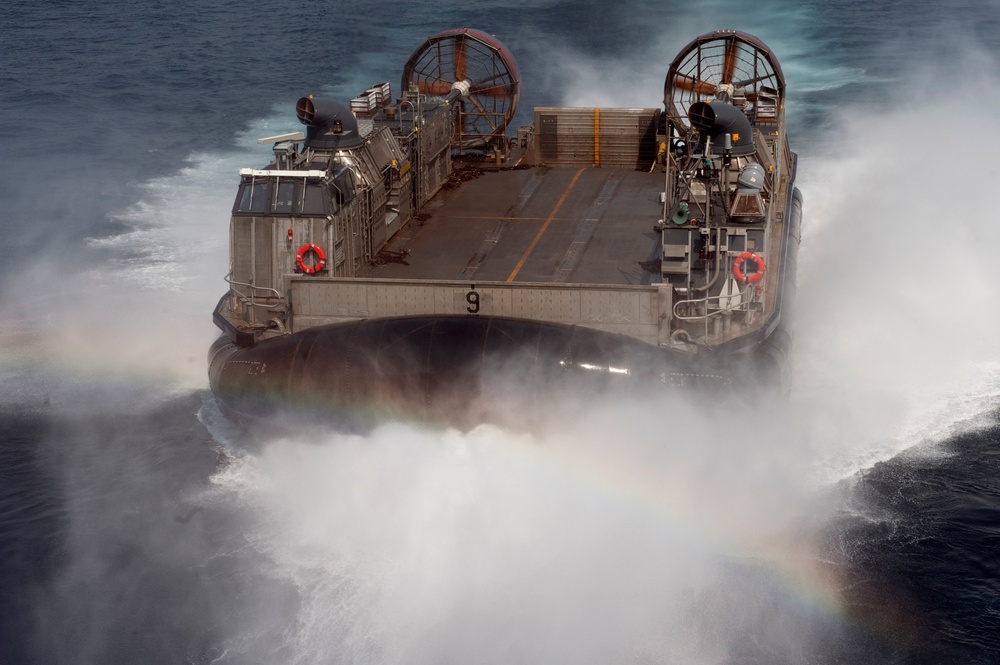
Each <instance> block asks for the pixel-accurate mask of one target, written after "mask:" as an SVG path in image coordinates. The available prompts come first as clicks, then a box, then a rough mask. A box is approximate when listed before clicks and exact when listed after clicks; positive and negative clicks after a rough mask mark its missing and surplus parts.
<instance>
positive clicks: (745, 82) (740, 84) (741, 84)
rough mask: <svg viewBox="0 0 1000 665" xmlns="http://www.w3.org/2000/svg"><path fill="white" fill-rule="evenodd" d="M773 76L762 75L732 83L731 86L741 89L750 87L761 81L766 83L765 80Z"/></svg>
mask: <svg viewBox="0 0 1000 665" xmlns="http://www.w3.org/2000/svg"><path fill="white" fill-rule="evenodd" d="M772 76H774V74H764V75H762V76H758V77H756V78H752V79H743V80H742V81H733V86H734V87H737V88H742V87H744V86H747V85H750V84H752V83H760V82H761V81H766V80H767V79H769V78H771V77H772Z"/></svg>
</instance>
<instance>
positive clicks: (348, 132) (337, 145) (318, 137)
mask: <svg viewBox="0 0 1000 665" xmlns="http://www.w3.org/2000/svg"><path fill="white" fill-rule="evenodd" d="M295 115H296V116H298V118H299V122H301V123H302V124H303V125H305V126H306V127H307V128H308V129H307V130H306V141H305V145H306V147H307V148H316V149H320V150H349V149H351V148H357V147H358V146H360V145H361V144H362V143H364V140H363V139H362V138H361V134H360V133H359V132H358V121H357V118H355V117H354V114H353V113H351V110H350V109H349V108H348V107H347V106H345V105H344V104H341V103H340V102H335V101H333V100H330V99H313V98H312V97H303V98H302V99H300V100H299V101H298V102H296V104H295Z"/></svg>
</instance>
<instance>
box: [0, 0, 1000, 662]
mask: <svg viewBox="0 0 1000 665" xmlns="http://www.w3.org/2000/svg"><path fill="white" fill-rule="evenodd" d="M463 26H468V27H475V28H478V29H481V30H484V31H487V32H490V33H492V34H495V35H496V36H497V37H498V38H499V39H501V40H502V41H503V42H504V43H505V45H506V46H507V47H508V48H509V49H510V51H511V52H512V53H513V55H514V57H515V58H516V60H517V63H518V65H519V68H520V70H521V80H522V97H521V106H520V109H521V110H520V113H519V117H518V119H517V123H518V124H521V123H528V122H530V117H531V109H532V107H534V106H536V105H580V106H595V105H605V106H636V107H639V106H642V107H649V106H658V105H660V104H661V102H662V90H663V79H664V76H665V74H666V70H667V67H668V66H669V64H670V61H671V60H672V58H673V56H674V55H675V54H676V52H677V51H678V50H679V49H680V48H681V47H683V46H684V45H685V44H686V43H687V42H688V41H689V40H690V39H692V38H693V37H695V36H696V35H698V34H701V33H703V32H707V31H709V30H713V29H716V28H736V29H739V30H743V31H745V32H749V33H751V34H754V35H756V36H758V37H759V38H761V39H762V40H763V41H764V42H766V43H767V44H768V45H769V46H770V47H771V49H772V50H773V51H774V52H775V54H776V55H777V57H778V58H779V60H780V62H781V64H782V67H783V70H784V73H785V76H786V80H787V84H788V98H787V103H786V113H787V117H788V124H789V130H790V131H789V135H790V140H791V143H792V147H793V148H794V149H795V150H796V151H797V152H798V154H799V183H798V184H799V187H800V188H801V190H802V192H803V195H804V198H805V208H804V210H805V215H804V224H803V238H802V245H801V250H800V254H799V257H800V258H799V280H798V282H799V284H798V294H797V301H796V309H795V312H794V317H795V318H794V337H795V344H796V346H795V352H794V353H795V386H794V389H793V392H792V395H791V397H790V398H789V399H788V401H787V402H784V403H780V404H777V405H766V404H759V405H757V406H756V407H745V406H744V407H734V406H733V405H731V404H724V403H719V404H712V403H697V404H694V403H688V402H678V401H663V400H662V399H661V398H658V397H656V396H650V397H649V398H648V399H646V400H638V402H637V401H636V400H633V401H631V402H624V401H623V400H621V399H616V398H614V397H609V398H608V399H607V400H606V402H604V403H602V404H600V405H598V407H597V408H588V409H586V410H584V411H577V412H575V415H573V417H564V416H553V422H551V423H548V424H547V425H541V426H539V427H538V428H537V429H534V430H532V431H519V430H516V429H509V428H505V427H503V426H498V425H493V424H489V423H484V424H483V425H482V426H481V427H478V428H475V429H473V430H471V431H467V432H466V431H456V430H449V429H444V428H434V427H430V426H426V425H422V426H417V425H414V424H409V423H394V422H387V423H385V424H384V425H383V426H381V427H378V428H376V429H375V430H374V431H373V432H371V433H369V434H367V435H364V436H358V435H353V436H347V435H341V434H335V433H330V434H328V435H315V434H313V435H311V436H310V437H309V438H302V439H299V438H296V437H293V436H291V437H284V438H272V439H267V438H263V439H261V438H257V439H250V438H249V437H247V436H246V435H245V434H243V433H241V432H240V431H238V430H236V429H234V428H232V427H231V426H229V425H228V424H227V423H226V422H225V421H224V419H222V418H221V417H220V415H219V413H218V411H217V410H216V408H215V405H214V402H213V400H212V397H211V394H210V393H209V392H208V389H207V376H206V352H207V349H208V346H209V344H210V343H211V342H212V340H213V339H214V337H215V336H216V334H217V331H216V330H215V329H214V328H213V326H212V323H211V309H212V307H213V306H214V304H215V302H216V301H217V300H218V298H219V297H220V296H221V295H222V293H223V292H224V291H225V289H226V283H225V281H224V279H223V277H224V275H225V274H226V273H227V270H228V258H227V257H228V235H227V234H228V220H229V210H230V208H231V205H232V201H233V197H234V195H235V191H236V190H235V188H236V184H237V182H238V176H237V173H238V170H239V168H241V167H248V166H249V167H258V166H262V165H264V164H266V163H267V161H268V158H269V154H268V150H267V147H266V146H259V145H258V144H257V143H256V139H257V138H259V137H264V136H269V135H275V134H280V133H284V132H287V131H297V130H298V128H299V126H298V125H297V123H296V121H295V117H294V113H293V105H294V102H295V100H296V99H297V98H298V97H300V96H302V95H303V94H308V93H314V94H317V95H326V96H332V97H335V98H339V99H346V98H348V97H351V96H353V95H355V94H357V93H359V92H361V91H362V90H364V89H365V88H367V87H368V86H370V85H372V84H375V83H379V82H382V81H389V82H390V83H391V84H392V86H393V91H394V94H395V93H396V92H398V85H399V79H400V71H401V69H402V65H403V63H404V62H405V61H406V59H407V57H408V56H409V54H410V53H411V52H412V51H413V50H414V49H415V48H417V47H418V46H419V45H420V44H421V43H422V42H423V40H424V39H425V38H426V37H428V36H429V35H432V34H434V33H436V32H438V31H441V30H444V29H449V28H455V27H463ZM998 54H1000V4H998V3H997V2H996V0H968V1H963V2H951V3H942V2H923V1H919V2H918V1H910V2H902V1H900V2H895V1H890V2H870V1H869V2H858V1H855V0H845V1H843V2H819V1H815V0H806V1H798V2H789V1H786V0H762V1H760V2H756V3H747V2H738V1H736V0H707V1H701V2H687V1H685V2H628V1H625V2H618V3H608V2H590V1H585V2H544V1H539V2H521V1H519V0H510V1H504V2H496V3H484V2H468V1H466V2H455V1H453V0H441V1H439V2H436V3H432V4H430V3H426V4H425V3H414V2H408V3H404V2H380V1H375V2H354V1H351V0H346V1H341V2H314V1H311V0H303V1H302V2H295V3H290V2H289V3H285V2H260V1H259V0H244V2H239V3H233V2H217V1H214V0H201V1H198V2H191V1H189V0H178V1H176V2H170V3H165V2H136V1H135V0H107V1H105V2H101V3H96V2H69V1H68V0H49V1H47V2H37V1H32V2H27V1H23V0H8V2H6V3H5V5H4V11H3V18H2V20H0V234H2V241H0V663H5V664H6V663H10V664H12V665H13V664H34V663H39V664H42V663H45V664H48V663H95V664H96V663H101V664H108V663H150V664H152V663H164V664H167V663H169V664H177V663H199V664H208V663H219V664H230V663H233V664H251V663H262V664H277V663H282V664H285V663H308V664H311V663H505V664H506V663H514V662H518V663H611V662H614V663H677V664H680V663H684V664H692V663H693V664H723V663H725V664H728V663H760V664H765V663H767V664H773V663H789V664H795V663H814V664H824V665H825V664H833V663H845V664H854V663H898V664H932V663H970V664H980V663H981V664H986V663H998V662H1000V350H998V345H997V341H998V335H1000V333H998V331H1000V286H998V280H997V278H996V274H997V270H998V251H997V248H998V247H1000V216H998V214H997V210H998V207H1000V188H998V186H997V183H998V182H1000V180H998V178H1000V154H998V148H1000V112H998V110H1000V55H998ZM544 399H547V400H552V401H558V400H559V396H558V395H549V396H544ZM569 411H570V412H572V409H569Z"/></svg>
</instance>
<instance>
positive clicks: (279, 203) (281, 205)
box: [271, 182, 295, 215]
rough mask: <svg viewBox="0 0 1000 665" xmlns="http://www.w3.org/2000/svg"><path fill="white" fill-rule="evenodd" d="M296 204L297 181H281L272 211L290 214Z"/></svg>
mask: <svg viewBox="0 0 1000 665" xmlns="http://www.w3.org/2000/svg"><path fill="white" fill-rule="evenodd" d="M294 205H295V183H294V182H279V183H278V194H277V196H276V197H275V199H274V206H273V207H272V208H271V211H272V212H274V213H278V214H282V215H290V214H291V213H292V207H293V206H294Z"/></svg>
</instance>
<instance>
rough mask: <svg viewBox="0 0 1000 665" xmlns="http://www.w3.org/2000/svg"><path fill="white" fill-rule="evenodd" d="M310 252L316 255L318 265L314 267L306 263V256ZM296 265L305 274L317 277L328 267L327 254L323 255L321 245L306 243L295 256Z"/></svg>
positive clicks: (315, 264)
mask: <svg viewBox="0 0 1000 665" xmlns="http://www.w3.org/2000/svg"><path fill="white" fill-rule="evenodd" d="M309 252H312V253H313V254H315V255H316V263H314V264H312V265H309V264H307V263H306V262H305V256H306V254H308V253H309ZM295 265H296V266H298V268H299V270H301V271H302V272H304V273H305V274H307V275H315V274H316V273H318V272H319V271H320V270H322V269H323V266H325V265H326V254H324V253H323V249H322V248H321V247H320V246H319V245H314V244H312V243H306V244H305V245H302V246H301V247H299V252H298V254H296V255H295Z"/></svg>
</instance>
